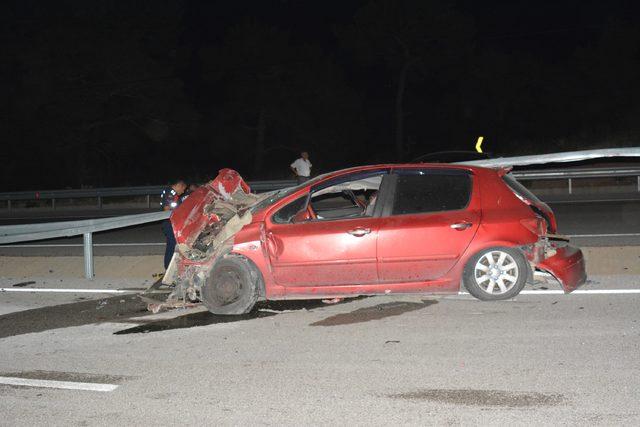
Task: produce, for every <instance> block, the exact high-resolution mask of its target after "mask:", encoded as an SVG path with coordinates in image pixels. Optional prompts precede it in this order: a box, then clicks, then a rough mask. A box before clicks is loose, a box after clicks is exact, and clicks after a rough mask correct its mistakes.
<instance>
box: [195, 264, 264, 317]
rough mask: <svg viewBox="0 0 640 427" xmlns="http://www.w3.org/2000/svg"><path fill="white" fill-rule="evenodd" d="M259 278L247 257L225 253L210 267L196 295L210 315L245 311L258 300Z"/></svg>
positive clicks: (248, 310)
mask: <svg viewBox="0 0 640 427" xmlns="http://www.w3.org/2000/svg"><path fill="white" fill-rule="evenodd" d="M261 281H262V275H261V274H260V271H259V270H258V268H257V267H255V266H254V265H253V263H252V262H251V261H249V260H248V259H247V258H245V257H242V256H238V255H226V256H225V257H223V258H222V259H220V260H219V261H218V262H217V263H216V264H215V265H214V266H213V269H212V270H211V273H210V274H209V276H208V277H207V280H206V281H205V283H204V285H203V286H202V289H201V293H200V296H201V299H202V302H203V304H204V305H205V307H207V308H208V309H209V311H210V312H212V313H213V314H223V315H239V314H245V313H248V312H250V311H251V309H252V308H253V306H254V305H255V304H256V301H257V300H258V297H259V295H260V289H261V283H262V282H261Z"/></svg>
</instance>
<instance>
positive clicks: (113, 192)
mask: <svg viewBox="0 0 640 427" xmlns="http://www.w3.org/2000/svg"><path fill="white" fill-rule="evenodd" d="M248 184H249V186H250V187H251V189H252V190H253V191H255V192H258V193H260V192H265V191H271V190H279V189H281V188H285V187H290V186H292V185H296V181H292V180H274V181H253V182H249V183H248ZM165 188H166V186H163V185H148V186H139V187H111V188H86V189H84V188H83V189H79V190H43V191H15V192H9V193H0V201H6V202H7V209H9V210H11V209H12V203H11V202H12V201H19V200H50V201H51V207H52V209H55V208H56V200H60V199H96V207H97V208H102V207H103V201H104V199H105V198H109V197H134V196H145V197H146V204H147V207H148V208H151V207H152V205H151V204H152V198H153V199H157V200H158V202H159V201H160V193H161V192H162V190H163V189H165ZM153 201H154V203H155V200H153Z"/></svg>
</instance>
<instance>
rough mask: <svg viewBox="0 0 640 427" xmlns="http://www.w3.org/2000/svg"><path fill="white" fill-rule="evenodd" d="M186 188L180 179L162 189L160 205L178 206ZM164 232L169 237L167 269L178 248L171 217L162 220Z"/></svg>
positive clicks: (166, 250) (165, 267) (165, 264)
mask: <svg viewBox="0 0 640 427" xmlns="http://www.w3.org/2000/svg"><path fill="white" fill-rule="evenodd" d="M186 188H187V185H186V184H185V183H184V181H183V180H178V181H176V182H174V183H173V184H172V185H171V186H170V187H167V188H165V189H164V190H162V194H161V195H160V207H161V208H162V210H163V211H172V210H174V209H175V208H177V207H178V205H180V203H181V202H182V200H181V198H180V196H181V195H182V194H183V193H184V190H186ZM162 232H163V233H164V235H165V237H166V238H167V247H166V249H165V251H164V269H165V270H166V269H167V268H168V267H169V263H170V262H171V258H172V257H173V252H174V251H175V250H176V237H175V235H174V234H173V227H172V226H171V221H170V220H169V219H165V220H164V221H162Z"/></svg>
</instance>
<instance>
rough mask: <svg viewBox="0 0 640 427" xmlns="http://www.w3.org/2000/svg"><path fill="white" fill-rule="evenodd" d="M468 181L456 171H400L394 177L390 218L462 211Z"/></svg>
mask: <svg viewBox="0 0 640 427" xmlns="http://www.w3.org/2000/svg"><path fill="white" fill-rule="evenodd" d="M470 197H471V177H470V176H469V174H468V173H466V172H462V173H459V172H458V171H451V172H450V173H449V172H448V171H404V172H400V173H399V175H398V181H397V186H396V191H395V197H394V201H393V210H392V215H406V214H416V213H427V212H441V211H453V210H459V209H464V208H466V207H467V205H468V204H469V199H470Z"/></svg>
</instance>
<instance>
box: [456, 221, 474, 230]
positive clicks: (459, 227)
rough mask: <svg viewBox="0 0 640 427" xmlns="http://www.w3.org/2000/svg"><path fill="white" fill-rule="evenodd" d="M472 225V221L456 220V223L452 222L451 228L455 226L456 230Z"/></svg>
mask: <svg viewBox="0 0 640 427" xmlns="http://www.w3.org/2000/svg"><path fill="white" fill-rule="evenodd" d="M471 225H472V224H471V223H470V222H456V223H455V224H451V228H453V229H454V230H458V231H462V230H466V229H467V228H469V227H471Z"/></svg>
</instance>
